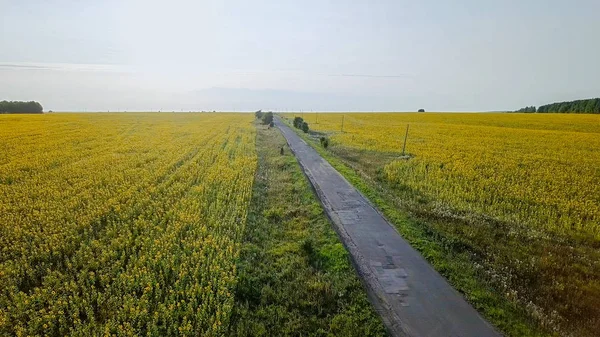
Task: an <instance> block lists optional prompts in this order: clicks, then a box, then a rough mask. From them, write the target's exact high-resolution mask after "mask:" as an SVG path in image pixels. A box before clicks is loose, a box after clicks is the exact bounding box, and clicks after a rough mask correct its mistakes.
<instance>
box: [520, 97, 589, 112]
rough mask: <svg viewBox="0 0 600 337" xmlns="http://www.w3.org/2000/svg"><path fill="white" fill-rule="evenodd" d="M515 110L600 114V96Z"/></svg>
mask: <svg viewBox="0 0 600 337" xmlns="http://www.w3.org/2000/svg"><path fill="white" fill-rule="evenodd" d="M515 112H538V113H551V112H554V113H580V114H600V98H590V99H579V100H576V101H568V102H557V103H552V104H546V105H542V106H540V107H538V108H537V109H536V107H535V106H527V107H524V108H522V109H519V110H517V111H515Z"/></svg>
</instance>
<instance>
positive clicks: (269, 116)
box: [262, 111, 273, 125]
mask: <svg viewBox="0 0 600 337" xmlns="http://www.w3.org/2000/svg"><path fill="white" fill-rule="evenodd" d="M262 122H263V124H264V125H270V124H271V123H272V122H273V113H272V112H271V111H269V112H267V113H264V114H263V116H262Z"/></svg>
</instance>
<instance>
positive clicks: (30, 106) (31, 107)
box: [0, 101, 44, 114]
mask: <svg viewBox="0 0 600 337" xmlns="http://www.w3.org/2000/svg"><path fill="white" fill-rule="evenodd" d="M43 112H44V108H43V107H42V105H41V104H40V103H38V102H35V101H29V102H20V101H0V114H19V113H21V114H27V113H30V114H41V113H43Z"/></svg>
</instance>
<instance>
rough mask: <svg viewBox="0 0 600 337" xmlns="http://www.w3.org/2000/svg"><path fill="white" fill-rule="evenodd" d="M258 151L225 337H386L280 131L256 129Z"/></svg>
mask: <svg viewBox="0 0 600 337" xmlns="http://www.w3.org/2000/svg"><path fill="white" fill-rule="evenodd" d="M256 147H257V153H258V169H257V172H256V178H255V181H254V187H253V196H252V201H251V206H250V210H249V213H248V220H247V224H246V234H245V238H244V242H243V245H242V248H241V255H240V258H239V262H238V264H237V270H238V276H237V279H238V283H237V287H236V290H235V299H236V302H235V306H234V310H233V314H232V317H231V325H230V335H231V336H385V335H386V332H385V328H384V326H383V324H382V322H381V319H380V318H379V316H378V315H377V314H376V312H375V311H374V309H373V307H372V306H371V304H370V303H369V302H368V300H367V295H366V292H365V290H364V288H363V286H362V284H361V282H360V280H359V279H358V277H357V276H356V273H355V271H354V269H353V268H352V265H351V262H350V259H349V256H348V253H347V252H346V250H345V249H344V247H343V245H342V243H341V242H340V240H339V238H338V237H337V235H336V233H335V232H334V230H333V229H332V227H331V224H330V223H329V220H328V218H327V217H326V215H325V214H324V211H323V209H322V207H321V204H320V203H319V201H318V199H317V198H316V196H315V194H314V192H313V190H312V189H311V187H310V185H309V183H308V181H307V179H306V177H305V176H304V174H303V173H302V171H301V169H300V166H299V165H298V163H297V161H296V159H295V157H294V156H293V154H292V153H291V152H290V151H289V149H288V148H287V146H285V139H284V138H283V136H282V135H281V134H280V132H279V130H277V129H274V128H271V129H268V128H266V127H265V126H262V125H257V140H256ZM281 147H284V151H283V152H284V154H283V155H281Z"/></svg>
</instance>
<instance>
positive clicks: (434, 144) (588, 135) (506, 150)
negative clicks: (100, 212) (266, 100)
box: [304, 113, 600, 239]
mask: <svg viewBox="0 0 600 337" xmlns="http://www.w3.org/2000/svg"><path fill="white" fill-rule="evenodd" d="M304 116H305V120H307V121H308V122H309V124H310V128H311V129H312V130H316V131H320V132H324V133H327V134H329V137H330V138H331V140H332V142H333V144H334V145H335V144H337V145H340V146H344V147H348V148H352V149H355V150H367V151H376V152H380V153H386V154H389V155H390V158H391V160H389V161H388V162H387V163H386V164H385V165H384V166H383V167H382V168H381V169H382V171H383V174H384V176H385V178H386V179H387V180H388V181H389V182H392V183H395V184H397V185H401V186H403V187H405V188H409V189H411V190H414V191H417V192H418V193H421V194H423V195H425V196H426V197H428V198H431V199H434V200H437V201H438V203H439V207H444V205H451V206H452V207H454V208H458V209H460V210H462V211H467V212H479V213H483V214H486V215H488V216H492V217H495V218H499V219H502V220H506V221H509V222H515V223H521V224H526V225H528V226H529V227H530V228H531V229H532V230H544V231H547V230H548V231H551V232H555V233H561V234H567V235H570V234H573V233H578V234H580V235H585V236H590V237H592V238H595V239H600V226H599V225H598V224H599V223H600V170H599V169H598V168H599V167H600V155H599V154H598V151H599V150H600V116H596V115H564V114H563V115H557V114H551V115H547V114H546V115H537V114H489V113H486V114H464V113H463V114H449V113H446V114H440V113H438V114H435V113H433V114H430V113H420V114H417V113H395V114H394V113H377V114H368V113H363V114H343V115H342V114H333V113H330V114H321V113H319V114H318V115H316V114H304ZM342 119H343V125H342ZM407 124H410V126H409V131H408V140H407V145H406V152H407V154H408V155H409V158H408V159H407V158H400V157H401V156H400V154H401V151H402V147H403V142H404V136H405V132H406V128H407ZM394 155H395V156H396V158H393V156H394Z"/></svg>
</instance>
